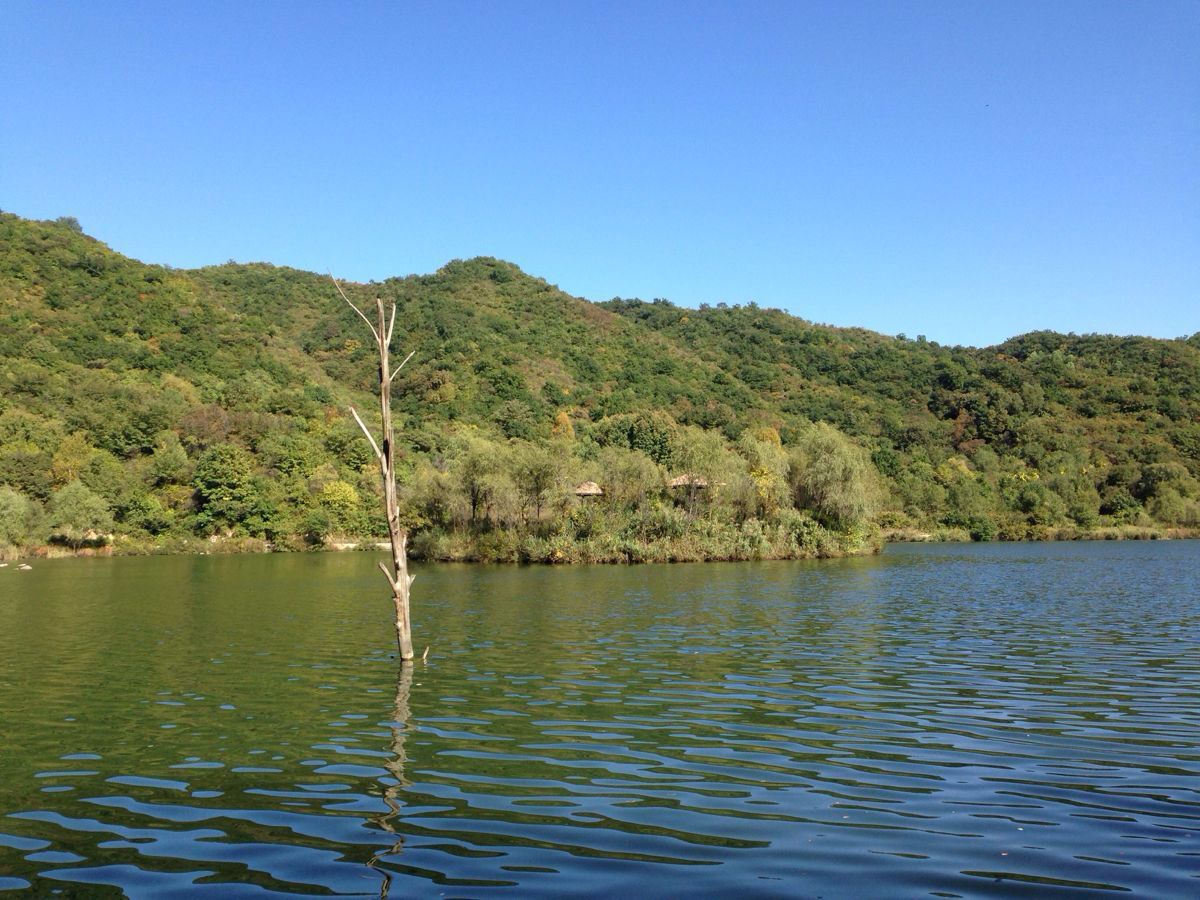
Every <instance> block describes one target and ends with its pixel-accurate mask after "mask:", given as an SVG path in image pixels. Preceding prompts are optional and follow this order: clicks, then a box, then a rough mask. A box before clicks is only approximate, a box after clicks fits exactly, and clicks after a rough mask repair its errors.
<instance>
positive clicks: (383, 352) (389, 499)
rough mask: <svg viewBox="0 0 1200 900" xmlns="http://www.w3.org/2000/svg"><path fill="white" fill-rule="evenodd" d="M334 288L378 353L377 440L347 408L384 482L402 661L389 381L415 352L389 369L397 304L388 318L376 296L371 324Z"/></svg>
mask: <svg viewBox="0 0 1200 900" xmlns="http://www.w3.org/2000/svg"><path fill="white" fill-rule="evenodd" d="M330 277H331V280H333V285H334V287H336V288H337V290H338V293H339V294H341V295H342V299H343V300H345V301H346V303H347V304H348V305H349V306H350V308H351V309H352V310H354V311H355V312H356V313H358V317H359V318H360V319H362V320H363V321H364V322H366V324H367V327H368V328H370V329H371V334H372V335H373V336H374V338H375V347H376V349H377V350H378V351H379V415H380V419H381V421H382V436H381V439H380V440H378V441H377V440H375V436H374V435H373V434H372V433H371V430H370V429H369V428H367V426H366V424H365V423H364V422H363V420H362V417H361V416H360V415H359V414H358V410H356V409H355V408H354V407H353V406H351V407H350V414H351V415H352V416H354V421H355V422H357V423H358V427H359V428H361V429H362V433H363V434H364V435H366V438H367V440H368V441H369V442H370V444H371V449H372V450H374V451H375V458H376V460H377V461H378V462H379V473H380V476H381V477H382V479H383V504H384V513H385V515H386V516H387V527H388V538H389V540H390V542H391V549H392V565H391V567H390V568H389V567H388V566H387V565H386V564H385V563H380V564H379V568H380V569H382V570H383V574H384V576H385V577H386V578H387V580H388V584H389V585H391V588H392V600H393V601H394V603H395V606H396V645H397V646H398V647H399V648H400V659H401V660H404V661H406V662H407V661H408V660H411V659H412V658H413V648H412V622H411V619H410V617H409V609H408V600H409V590H410V589H411V587H412V582H413V577H414V576H412V575H410V574H409V573H408V529H407V528H403V527H402V526H401V525H400V505H399V502H398V501H397V499H396V468H395V453H396V441H395V434H394V433H393V430H392V382H393V381H394V380H395V378H396V376H397V375H399V374H400V370H401V369H403V368H404V366H405V364H406V363H407V362H408V361H409V360H410V359H412V358H413V354H414V353H416V351H415V350H414V351H413V352H412V353H409V354H408V356H406V357H405V358H404V362H402V363H400V365H398V366H396V368H395V369H394V370H393V369H392V368H391V354H390V345H391V343H392V331H393V329H394V328H395V327H396V304H395V303H393V304H392V311H391V315H390V316H389V315H388V314H387V313H386V312H385V310H384V308H383V300H382V299H381V298H379V297H376V298H375V313H376V317H375V322H374V323H372V322H371V320H370V319H368V318H367V317H366V316H365V315H364V314H363V311H362V310H361V309H359V308H358V307H357V306H355V305H354V303H353V302H352V301H351V300H350V298H349V297H347V296H346V292H345V291H343V290H342V286H341V285H340V284H338V283H337V280H336V279H333V278H332V276H330Z"/></svg>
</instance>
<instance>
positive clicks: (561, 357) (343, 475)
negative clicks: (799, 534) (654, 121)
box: [0, 214, 1200, 543]
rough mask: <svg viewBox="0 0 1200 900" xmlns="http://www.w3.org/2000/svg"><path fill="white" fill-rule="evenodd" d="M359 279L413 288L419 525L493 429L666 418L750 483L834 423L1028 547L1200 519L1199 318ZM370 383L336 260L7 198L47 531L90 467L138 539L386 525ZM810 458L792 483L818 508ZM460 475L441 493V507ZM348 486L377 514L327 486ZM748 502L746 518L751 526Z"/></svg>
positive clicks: (25, 459) (667, 456)
mask: <svg viewBox="0 0 1200 900" xmlns="http://www.w3.org/2000/svg"><path fill="white" fill-rule="evenodd" d="M347 289H348V290H350V291H352V292H355V293H356V294H357V295H358V296H360V297H362V298H364V299H369V298H372V297H373V296H375V295H379V296H382V297H383V298H384V299H385V300H386V301H388V302H391V301H395V302H396V303H397V304H398V305H399V308H400V310H401V314H400V317H399V321H398V325H397V334H396V338H395V343H394V345H395V346H396V347H397V348H404V349H405V351H406V352H407V350H409V349H412V350H416V351H417V356H416V358H415V361H414V362H413V363H412V364H411V365H410V367H409V368H408V369H406V371H405V375H404V377H402V378H401V379H400V380H399V381H398V382H397V392H396V397H397V399H396V409H397V413H398V416H399V420H400V425H401V427H402V429H403V434H404V436H405V439H406V440H407V441H408V442H409V443H410V448H409V450H410V453H409V458H408V462H409V467H410V474H411V475H412V478H413V479H414V482H413V483H414V484H416V483H417V482H420V483H421V489H420V491H417V490H416V488H414V491H416V494H414V497H415V498H416V499H414V501H413V502H414V506H413V517H414V519H413V521H414V526H415V527H417V528H427V529H429V530H431V531H437V530H439V529H440V530H442V531H444V532H447V533H448V532H450V531H452V530H453V527H452V522H453V521H459V523H460V524H462V523H461V519H462V514H461V510H459V511H458V512H455V508H456V507H455V503H458V504H459V505H460V506H461V499H462V498H461V496H459V495H458V494H456V493H455V491H456V490H457V489H456V488H455V486H454V484H457V482H456V481H455V479H456V478H458V475H457V474H456V472H457V470H456V466H457V464H458V461H459V460H460V459H462V458H464V457H463V454H464V453H466V452H467V451H466V450H465V449H464V448H466V447H467V444H469V443H470V442H472V441H474V442H476V443H478V442H479V441H484V442H492V443H493V444H494V445H495V446H496V447H513V446H517V445H520V446H521V447H526V448H528V447H534V448H536V447H543V446H547V445H549V444H551V443H554V442H557V443H555V444H554V445H555V446H556V447H557V448H558V450H556V453H557V454H558V455H559V456H560V457H562V458H563V459H564V460H567V461H569V462H570V465H566V464H565V463H564V467H563V474H562V479H567V480H569V477H574V476H575V475H576V474H579V473H582V472H584V470H587V471H589V472H592V473H593V474H596V475H597V478H599V477H601V476H603V475H604V473H603V472H597V470H596V466H597V465H598V464H599V463H598V460H599V458H600V453H601V451H602V450H604V449H605V448H606V447H612V446H620V447H621V448H622V449H624V450H627V451H631V452H632V450H642V451H646V452H647V453H650V451H649V450H648V449H647V448H648V447H649V445H648V444H646V443H645V440H643V439H642V438H639V437H637V435H636V434H635V432H637V433H638V434H643V436H644V435H645V434H647V433H650V432H654V433H656V434H658V433H659V431H660V432H661V434H660V435H659V436H660V437H661V438H662V442H663V443H662V447H661V448H660V450H659V451H655V452H654V453H651V454H650V455H651V456H653V461H654V463H655V464H657V465H660V466H662V467H663V470H664V472H673V471H677V470H678V467H679V466H678V464H680V463H681V461H682V460H683V456H681V455H679V454H681V453H682V450H681V449H680V448H681V447H682V446H683V444H681V443H680V441H683V438H680V437H679V435H680V434H684V435H692V437H691V438H688V439H689V440H694V439H695V434H696V433H697V432H696V430H697V429H700V430H704V431H708V432H718V433H719V434H720V436H721V440H722V442H723V446H724V447H725V449H726V450H727V451H728V452H729V453H734V452H735V451H736V453H738V454H740V457H739V458H740V459H741V460H742V462H743V463H744V464H745V466H744V467H745V470H746V471H745V473H743V474H745V477H746V478H748V479H751V481H747V482H746V484H747V485H750V487H747V488H746V490H747V491H751V492H752V476H753V473H754V471H757V470H756V468H755V465H756V460H755V458H752V457H754V452H753V451H752V450H747V449H746V447H745V446H742V445H739V444H738V443H737V442H738V441H740V440H742V439H743V438H744V437H745V438H746V440H750V439H751V438H753V439H754V440H758V441H766V442H767V443H774V444H777V445H779V446H780V447H781V449H782V451H784V452H785V453H786V452H790V451H791V450H792V449H793V448H796V447H799V446H800V445H801V444H802V443H803V442H804V440H805V439H806V438H805V436H806V435H808V436H810V437H811V435H812V434H813V433H814V432H813V427H814V426H813V424H812V423H819V422H824V423H829V424H830V425H833V426H835V427H836V428H837V429H839V430H840V431H841V432H843V433H845V434H846V435H848V436H849V437H850V438H852V439H853V441H854V442H855V443H856V444H857V445H859V446H860V447H862V448H863V450H864V451H865V453H866V454H867V455H869V458H870V459H871V461H872V462H873V463H874V466H875V467H876V468H877V469H878V472H879V476H880V477H879V481H880V484H881V485H882V492H881V494H880V498H881V500H880V502H879V503H878V504H877V505H876V507H875V509H874V511H873V513H872V515H873V518H874V520H875V521H877V522H879V523H881V524H882V525H884V526H885V527H896V528H901V527H908V528H912V529H924V530H937V529H943V530H944V529H954V528H957V529H963V530H965V531H969V532H971V533H973V534H974V535H975V536H976V537H993V536H997V535H999V536H1008V537H1021V536H1045V535H1046V534H1047V533H1049V532H1048V531H1047V529H1090V528H1094V527H1097V526H1112V527H1116V526H1139V527H1143V528H1151V527H1158V526H1195V525H1197V524H1200V482H1198V481H1197V477H1198V476H1200V335H1193V336H1192V337H1191V338H1188V339H1186V340H1182V339H1181V340H1157V339H1151V338H1138V337H1111V336H1101V335H1084V336H1077V335H1059V334H1053V333H1049V332H1039V333H1034V334H1028V335H1024V336H1021V337H1017V338H1013V339H1012V340H1010V341H1007V342H1005V343H1004V344H1001V345H1000V346H997V347H991V348H987V349H973V348H962V347H944V346H939V345H937V344H934V343H929V342H926V341H924V340H922V339H918V340H908V339H904V338H893V337H888V336H885V335H880V334H875V333H873V332H869V331H865V330H862V329H854V328H833V327H829V326H824V325H815V324H813V323H810V322H806V321H804V320H803V319H799V318H796V317H794V316H791V315H789V314H787V313H784V312H781V311H778V310H770V309H761V308H758V307H756V306H754V305H750V306H743V307H725V306H724V305H721V306H717V307H701V308H700V309H698V310H696V309H685V308H681V307H678V306H675V305H673V304H670V303H667V302H664V301H654V302H645V301H641V300H612V301H609V302H607V303H600V304H595V303H590V302H588V301H586V300H582V299H579V298H576V297H572V296H569V295H567V294H565V293H563V292H562V291H560V290H558V289H557V288H556V287H555V286H553V285H551V284H548V283H547V282H545V281H544V280H542V279H539V278H536V277H533V276H530V275H527V274H526V273H524V272H522V271H521V270H520V269H519V268H517V267H516V266H514V265H512V264H511V263H506V262H503V261H500V260H496V259H490V258H476V259H471V260H466V261H462V260H455V261H452V262H450V263H448V264H447V265H445V266H444V267H443V268H441V269H440V270H438V271H437V272H436V273H433V274H431V275H415V276H409V277H405V278H394V279H389V280H387V281H384V282H382V283H379V284H372V285H348V286H347ZM373 377H374V364H373V359H372V349H371V347H370V346H369V345H368V344H367V343H365V342H364V341H363V331H362V325H361V322H359V321H358V320H357V319H356V318H355V316H354V314H353V313H352V312H351V311H350V310H348V309H347V308H346V307H345V306H344V304H342V303H341V302H340V300H339V299H338V297H337V295H336V293H335V292H334V290H333V288H332V285H331V284H330V282H329V279H328V278H327V277H323V276H319V275H316V274H313V273H309V272H303V271H298V270H295V269H288V268H282V267H277V266H272V265H269V264H266V263H250V264H238V263H232V262H231V263H227V264H225V265H221V266H211V267H206V268H202V269H195V270H177V269H172V268H168V267H163V266H154V265H147V264H144V263H141V262H138V261H136V260H133V259H129V258H128V257H125V256H122V255H121V254H119V253H116V252H114V251H112V250H111V249H109V248H108V247H106V246H105V245H104V244H102V243H100V242H99V241H97V240H95V239H93V238H91V237H89V236H87V235H85V234H83V233H82V231H81V230H80V229H79V227H78V224H77V223H76V222H75V221H74V220H72V219H61V220H58V221H57V222H35V221H28V220H24V219H21V218H18V217H16V216H13V215H9V214H0V389H2V391H3V395H2V399H0V484H2V485H7V487H8V491H9V494H10V495H17V496H18V500H12V499H11V497H10V502H11V503H17V502H24V503H25V504H26V506H27V507H28V508H29V510H31V511H29V512H28V516H30V517H32V518H30V522H31V524H30V525H29V528H30V529H33V531H38V529H40V530H41V531H42V532H46V533H48V534H49V533H60V534H61V533H62V532H61V530H60V531H59V532H54V528H53V527H52V526H54V525H55V524H56V523H53V522H50V521H49V520H50V519H53V518H54V517H55V515H56V512H55V509H56V508H55V507H54V504H53V502H52V501H53V498H54V496H55V493H56V491H60V490H61V489H62V488H64V487H65V486H66V485H68V484H70V483H72V482H74V481H80V482H81V483H83V484H84V485H85V486H87V487H88V490H89V492H90V493H91V494H93V495H96V496H99V497H100V498H101V500H102V501H103V505H104V506H105V508H106V509H107V510H108V512H109V514H110V515H111V516H112V517H113V523H112V526H111V527H112V528H113V529H115V530H116V532H117V533H128V534H129V535H132V536H140V537H143V538H155V539H157V538H162V537H163V536H171V535H182V534H195V533H197V532H200V533H207V532H210V531H212V530H214V529H223V530H224V531H225V532H226V533H248V534H268V535H275V536H276V537H279V536H281V535H283V534H285V533H297V534H298V533H301V532H303V533H306V534H313V533H317V534H320V533H328V532H338V533H354V532H356V531H357V532H360V533H367V532H370V531H371V530H372V528H371V524H370V520H369V517H370V509H371V504H370V503H368V502H366V498H365V496H364V494H365V492H366V491H368V490H370V489H371V488H370V484H371V481H370V478H369V476H368V474H366V473H362V472H360V471H359V468H360V464H361V462H363V461H364V460H361V459H360V454H361V447H358V446H357V445H358V443H360V442H359V441H358V439H357V438H356V437H355V435H354V432H353V430H352V429H351V428H350V427H349V426H348V425H347V424H346V422H345V416H344V412H343V410H344V406H345V405H346V403H348V402H354V403H357V404H359V405H360V407H362V408H364V409H367V408H369V407H370V401H369V396H368V394H369V392H370V390H371V380H372V378H373ZM639 423H640V424H639ZM639 429H640V431H639ZM647 429H649V432H648V431H647ZM655 429H658V430H659V431H655ZM677 429H679V430H678V431H677ZM614 435H617V437H614ZM630 435H634V436H633V437H630ZM647 440H648V439H647ZM639 441H641V443H639ZM672 442H674V443H672ZM684 443H686V441H684ZM743 444H744V442H743ZM215 447H222V448H230V449H229V451H228V453H229V454H232V456H230V457H229V458H230V460H232V462H231V463H230V465H234V466H235V467H236V468H238V470H239V472H241V475H242V480H243V481H244V482H245V483H246V484H247V485H250V484H252V483H253V484H256V485H258V487H257V488H256V491H257V493H256V494H255V495H254V496H256V497H257V500H255V501H254V503H258V505H259V506H260V507H261V508H260V509H258V511H257V512H255V513H253V514H251V513H248V512H246V509H241V512H240V513H238V514H236V515H235V514H233V513H229V514H225V513H222V514H219V515H218V514H213V512H212V509H213V502H214V501H213V500H212V496H211V495H210V494H207V493H206V492H205V488H204V485H203V484H202V481H203V476H204V472H203V471H201V472H200V473H199V474H197V467H198V466H200V463H201V460H202V458H204V457H205V455H206V454H208V457H209V459H208V462H210V463H211V462H212V459H211V457H212V453H211V452H210V451H212V450H213V448H215ZM739 447H740V449H738V448H739ZM672 454H675V455H674V456H673V455H672ZM793 457H795V454H793ZM172 459H173V460H174V462H175V463H177V464H178V465H177V468H176V470H171V471H168V470H170V461H171V460H172ZM727 462H728V461H727ZM759 462H761V460H759ZM739 465H741V464H740V463H739ZM779 465H780V466H782V465H783V463H779ZM791 465H792V466H793V468H792V470H790V471H791V475H790V476H789V475H788V474H787V472H785V471H784V470H783V469H780V473H781V474H779V477H780V478H787V477H791V479H792V482H791V488H792V490H793V495H792V496H793V499H794V502H795V503H796V504H797V505H798V508H803V507H804V501H802V499H800V498H801V496H802V495H803V494H804V491H803V489H802V486H801V485H800V484H799V482H798V481H796V479H797V478H799V477H800V476H799V475H798V474H797V472H796V470H795V466H796V465H798V464H797V463H795V459H793V463H792V464H791ZM589 467H590V468H589ZM758 468H759V469H761V468H762V466H759V467H758ZM159 470H161V471H159ZM514 471H515V470H514ZM739 471H740V470H739ZM156 473H157V474H156ZM438 478H442V479H443V480H444V481H445V482H446V483H445V484H444V485H443V488H442V489H444V490H445V492H446V499H445V502H444V503H442V504H441V505H440V506H439V505H438V502H435V501H433V500H430V498H429V497H428V496H426V495H427V494H428V493H429V492H430V491H431V490H433V488H431V487H430V484H432V483H433V482H436V481H437V480H438ZM289 479H290V480H289ZM297 479H299V480H297ZM300 481H303V485H301V484H300ZM268 482H270V484H271V485H274V486H271V487H267V486H265V485H266V484H267V483H268ZM452 482H453V483H452ZM335 483H336V484H340V485H345V486H346V487H348V488H350V489H351V492H352V493H353V494H354V496H355V498H356V499H355V500H354V502H353V503H350V502H349V501H347V502H346V503H344V504H343V507H338V506H337V504H336V503H333V502H332V501H330V500H329V498H328V496H327V494H328V490H329V486H330V485H332V484H335ZM280 484H285V485H286V489H285V488H280V487H278V485H280ZM562 485H566V480H563V481H562ZM562 485H560V493H561V487H562ZM338 490H341V489H340V488H339V489H338ZM730 492H732V489H730ZM251 493H254V492H251ZM335 493H336V491H335ZM459 493H461V491H460V492H459ZM727 493H729V492H727ZM417 494H420V496H419V497H417V496H416V495H417ZM343 495H344V496H347V497H348V496H350V495H349V494H346V492H344V491H343ZM4 496H7V495H4ZM247 496H249V495H247ZM496 496H500V495H499V494H497V495H496ZM456 498H457V499H456ZM0 499H2V497H0ZM760 500H761V498H760ZM514 502H519V501H514ZM729 502H731V503H732V502H733V501H732V500H730V501H729ZM746 502H749V501H746ZM772 502H773V501H772ZM790 502H792V501H789V503H790ZM254 503H251V502H250V501H249V500H247V501H245V503H244V504H243V506H246V504H249V506H254ZM714 503H715V501H714ZM347 504H348V505H347ZM762 504H766V506H762ZM60 505H61V504H60ZM760 506H762V508H760V509H759V511H758V513H757V514H756V515H759V516H765V515H767V512H764V510H765V509H766V508H767V507H771V503H768V502H767V501H765V500H761V502H760ZM247 508H248V507H247ZM771 508H772V509H773V508H774V507H771ZM206 509H207V510H208V512H207V513H206ZM339 509H340V512H339ZM497 509H498V507H497ZM731 509H732V507H731ZM739 509H741V510H742V511H741V512H731V513H729V515H732V516H735V517H737V516H741V517H742V520H743V521H744V520H745V517H746V509H749V507H745V508H741V507H739ZM809 512H812V513H813V514H814V515H817V510H815V509H812V510H809ZM562 514H563V515H566V514H567V511H566V509H565V507H563V509H562ZM506 515H508V516H509V518H510V519H512V520H513V521H516V518H515V517H516V514H515V513H512V512H511V511H510V513H508V514H506ZM38 516H41V517H42V519H40V520H39V519H38ZM239 516H240V517H239ZM322 516H324V518H322ZM339 516H340V518H339ZM456 516H457V519H456V518H455V517H456ZM59 517H60V518H61V517H62V516H61V515H60V516H59ZM500 518H502V516H501V514H500V513H499V512H494V520H495V521H496V522H497V523H498V522H499V520H500ZM817 518H819V515H818V516H817ZM527 519H528V516H527V514H526V521H527ZM35 520H36V521H35ZM100 521H101V522H103V520H102V519H101V520H100ZM764 521H765V519H764ZM468 524H472V523H468ZM94 530H95V529H93V531H94ZM25 539H26V540H28V539H30V535H29V534H27V535H26V536H25ZM10 542H12V543H15V542H16V540H15V539H13V540H11V541H10ZM0 543H3V535H0Z"/></svg>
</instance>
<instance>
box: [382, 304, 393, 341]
mask: <svg viewBox="0 0 1200 900" xmlns="http://www.w3.org/2000/svg"><path fill="white" fill-rule="evenodd" d="M395 327H396V304H395V303H393V304H392V320H391V321H390V322H388V327H387V340H386V341H384V343H385V344H387V345H388V346H389V347H390V346H391V345H392V331H393V330H394V329H395Z"/></svg>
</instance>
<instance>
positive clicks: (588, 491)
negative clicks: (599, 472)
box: [575, 481, 604, 500]
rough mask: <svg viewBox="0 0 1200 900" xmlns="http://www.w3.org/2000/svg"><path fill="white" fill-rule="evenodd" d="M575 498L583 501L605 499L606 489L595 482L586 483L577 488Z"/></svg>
mask: <svg viewBox="0 0 1200 900" xmlns="http://www.w3.org/2000/svg"><path fill="white" fill-rule="evenodd" d="M575 496H576V497H578V498H580V499H581V500H590V499H592V498H594V497H603V496H604V488H602V487H600V485H598V484H596V482H594V481H585V482H584V483H583V484H581V485H579V487H577V488H575Z"/></svg>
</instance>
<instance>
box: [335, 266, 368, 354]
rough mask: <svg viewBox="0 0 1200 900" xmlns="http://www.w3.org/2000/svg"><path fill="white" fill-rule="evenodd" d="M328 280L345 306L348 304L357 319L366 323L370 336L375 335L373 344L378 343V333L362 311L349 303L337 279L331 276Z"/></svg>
mask: <svg viewBox="0 0 1200 900" xmlns="http://www.w3.org/2000/svg"><path fill="white" fill-rule="evenodd" d="M329 280H330V281H332V282H333V286H334V287H335V288H337V292H338V293H339V294H341V295H342V299H343V300H345V301H346V303H347V304H349V306H350V308H351V309H352V310H354V311H355V312H356V313H358V317H359V318H360V319H362V320H363V321H364V322H366V323H367V327H368V328H370V329H371V334H373V335H375V342H376V343H378V342H379V332H378V331H376V330H375V326H374V325H372V324H371V320H370V319H368V318H367V317H366V316H364V315H363V311H362V310H361V309H359V308H358V307H357V306H355V305H354V304H353V303H352V302H351V301H350V298H349V297H347V296H346V292H345V291H343V290H342V286H341V285H340V284H338V282H337V279H336V278H334V277H333V275H332V274H331V275H330V276H329Z"/></svg>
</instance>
